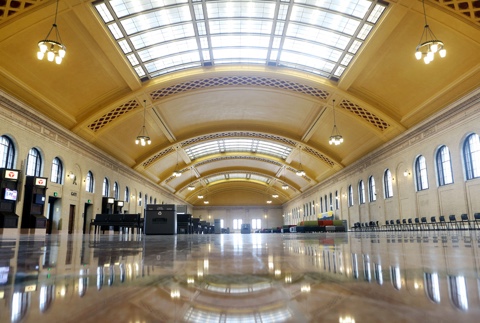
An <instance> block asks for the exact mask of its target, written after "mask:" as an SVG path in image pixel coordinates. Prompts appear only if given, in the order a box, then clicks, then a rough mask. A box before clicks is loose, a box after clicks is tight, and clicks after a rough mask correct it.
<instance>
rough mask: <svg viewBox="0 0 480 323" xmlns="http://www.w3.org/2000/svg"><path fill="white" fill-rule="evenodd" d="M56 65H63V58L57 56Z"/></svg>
mask: <svg viewBox="0 0 480 323" xmlns="http://www.w3.org/2000/svg"><path fill="white" fill-rule="evenodd" d="M55 63H57V64H59V65H60V64H61V63H62V58H61V57H60V56H55Z"/></svg>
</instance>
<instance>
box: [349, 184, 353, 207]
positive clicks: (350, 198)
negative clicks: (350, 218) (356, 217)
mask: <svg viewBox="0 0 480 323" xmlns="http://www.w3.org/2000/svg"><path fill="white" fill-rule="evenodd" d="M347 197H348V207H351V206H353V205H354V204H353V187H352V185H348V195H347Z"/></svg>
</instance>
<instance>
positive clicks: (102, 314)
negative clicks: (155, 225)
mask: <svg viewBox="0 0 480 323" xmlns="http://www.w3.org/2000/svg"><path fill="white" fill-rule="evenodd" d="M479 249H480V237H479V235H477V233H476V232H474V231H461V232H437V233H434V232H423V233H422V232H412V233H409V232H401V233H391V232H383V233H382V232H371V233H332V234H325V233H323V234H245V235H241V234H227V235H177V236H141V235H120V234H111V235H100V236H95V237H94V236H82V235H78V236H62V235H53V236H46V237H43V236H20V237H13V238H8V237H1V238H0V299H1V300H2V301H3V302H1V303H0V308H1V310H0V321H1V322H34V321H35V322H43V321H51V320H54V321H62V322H77V321H80V320H82V321H86V322H98V321H100V320H109V321H111V320H116V321H118V322H237V321H239V322H318V321H325V322H377V321H378V322H383V321H386V320H388V321H390V322H401V321H409V322H412V321H414V322H417V321H438V322H451V321H453V320H460V321H461V322H478V320H479V319H480V275H479V268H480V258H479Z"/></svg>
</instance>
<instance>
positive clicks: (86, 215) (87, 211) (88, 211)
mask: <svg viewBox="0 0 480 323" xmlns="http://www.w3.org/2000/svg"><path fill="white" fill-rule="evenodd" d="M92 206H93V204H90V203H85V208H84V210H83V234H86V233H90V225H89V224H90V222H91V219H93V214H92V212H93V208H92Z"/></svg>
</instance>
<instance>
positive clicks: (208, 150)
mask: <svg viewBox="0 0 480 323" xmlns="http://www.w3.org/2000/svg"><path fill="white" fill-rule="evenodd" d="M291 151H292V148H290V147H288V146H284V145H280V144H276V143H273V142H269V141H264V140H257V139H242V138H238V139H220V140H213V141H209V142H204V143H200V144H197V145H192V146H190V147H186V148H185V152H186V153H187V155H188V157H190V159H191V160H194V159H197V158H199V157H203V156H208V155H213V154H220V153H226V152H239V153H248V152H249V153H260V154H265V155H269V156H273V157H277V158H281V159H286V158H287V157H288V155H289V154H290V152H291Z"/></svg>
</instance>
